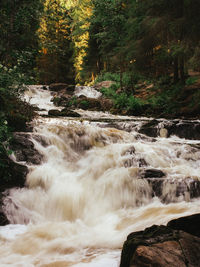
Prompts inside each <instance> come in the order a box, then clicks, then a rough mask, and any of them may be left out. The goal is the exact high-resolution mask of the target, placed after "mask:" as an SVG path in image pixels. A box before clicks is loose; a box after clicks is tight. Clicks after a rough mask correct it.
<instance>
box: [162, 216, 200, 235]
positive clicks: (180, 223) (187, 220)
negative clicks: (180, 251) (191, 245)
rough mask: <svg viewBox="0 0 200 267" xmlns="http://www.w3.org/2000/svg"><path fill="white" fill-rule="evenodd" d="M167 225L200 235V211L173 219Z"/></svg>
mask: <svg viewBox="0 0 200 267" xmlns="http://www.w3.org/2000/svg"><path fill="white" fill-rule="evenodd" d="M167 226H168V227H170V228H172V229H174V230H182V231H184V232H186V233H189V234H191V235H195V236H198V237H200V213H197V214H193V215H190V216H185V217H181V218H178V219H175V220H172V221H170V222H168V224H167Z"/></svg>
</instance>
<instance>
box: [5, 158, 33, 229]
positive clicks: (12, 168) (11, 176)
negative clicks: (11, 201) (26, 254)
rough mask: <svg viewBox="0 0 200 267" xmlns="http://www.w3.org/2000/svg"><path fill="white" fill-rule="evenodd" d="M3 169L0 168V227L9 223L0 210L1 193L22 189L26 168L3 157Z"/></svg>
mask: <svg viewBox="0 0 200 267" xmlns="http://www.w3.org/2000/svg"><path fill="white" fill-rule="evenodd" d="M4 157H5V158H4V164H5V167H4V168H0V177H1V183H0V225H1V226H2V225H6V224H8V223H9V221H8V219H7V217H6V216H5V214H4V213H3V210H2V198H3V197H4V194H3V192H4V191H5V190H8V189H10V188H13V187H23V186H24V185H25V180H26V175H27V173H28V168H27V167H26V166H24V165H20V164H17V163H15V162H13V161H12V160H11V159H10V158H9V157H8V156H7V155H5V156H4Z"/></svg>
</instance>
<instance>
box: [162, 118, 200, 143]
mask: <svg viewBox="0 0 200 267" xmlns="http://www.w3.org/2000/svg"><path fill="white" fill-rule="evenodd" d="M165 128H167V130H168V132H169V135H176V136H178V137H180V138H185V139H190V140H199V139H200V122H199V121H196V122H191V121H178V122H176V123H173V124H172V125H166V126H165Z"/></svg>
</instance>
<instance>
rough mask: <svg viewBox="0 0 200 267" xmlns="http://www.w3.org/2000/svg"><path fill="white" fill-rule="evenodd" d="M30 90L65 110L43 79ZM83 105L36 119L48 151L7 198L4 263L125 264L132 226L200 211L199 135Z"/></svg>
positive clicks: (34, 97)
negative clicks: (74, 114) (148, 129)
mask: <svg viewBox="0 0 200 267" xmlns="http://www.w3.org/2000/svg"><path fill="white" fill-rule="evenodd" d="M86 89H87V88H84V90H86ZM79 93H80V92H79ZM80 94H81V93H80ZM25 97H26V99H27V101H30V102H31V103H32V104H35V105H37V106H38V107H39V108H40V109H44V110H43V111H44V113H41V111H40V112H39V113H40V114H45V112H46V111H48V110H49V109H51V108H54V109H55V107H54V106H53V103H52V102H51V94H50V92H49V91H48V90H43V89H42V87H34V86H32V87H30V88H29V90H28V91H27V92H26V96H25ZM79 112H80V114H81V115H82V117H81V118H78V119H72V118H48V117H44V116H39V117H38V118H36V119H35V120H34V121H33V122H32V124H33V126H34V127H33V132H32V133H30V136H31V140H32V142H33V143H34V146H35V148H36V149H37V150H38V151H39V152H40V153H41V154H42V155H43V156H44V157H43V160H42V162H41V164H40V165H33V164H29V165H28V168H29V173H28V175H27V179H26V187H24V188H20V189H19V188H14V189H11V190H9V192H8V193H7V195H6V197H5V199H4V207H3V209H4V211H5V213H6V215H7V217H8V219H9V221H10V225H7V226H4V227H0V245H1V246H0V258H1V266H8V265H12V266H24V267H25V266H26V267H27V266H28V267H29V266H41V267H47V266H58V267H62V266H63V267H64V266H76V267H84V266H85V267H86V266H87V267H99V266H101V267H117V266H118V264H119V257H120V250H121V247H122V244H123V242H124V240H125V239H126V236H127V235H128V234H129V233H130V232H133V231H138V230H143V229H144V228H146V227H148V226H151V225H152V224H166V223H167V222H168V221H170V220H171V219H173V218H177V217H180V216H184V215H189V214H192V213H197V212H200V208H199V199H198V198H193V197H192V195H191V193H190V191H191V186H194V184H195V182H196V181H199V179H200V173H199V168H200V150H199V149H198V148H196V147H197V145H198V144H199V141H198V140H186V139H183V138H179V137H177V136H171V137H169V138H166V133H165V132H164V131H163V132H162V134H161V136H159V137H156V138H152V137H147V136H146V135H144V134H140V133H139V131H138V130H139V129H140V128H141V126H142V125H143V124H144V123H145V122H146V121H148V120H149V119H148V118H136V117H122V116H114V115H110V114H105V113H101V112H91V111H90V112H89V111H82V110H79ZM94 118H95V120H94ZM35 136H37V138H36V137H35ZM38 136H40V137H41V139H40V138H38ZM41 140H45V142H41ZM152 173H153V174H152ZM150 174H151V175H150ZM152 175H153V177H150V176H152ZM158 191H159V192H158Z"/></svg>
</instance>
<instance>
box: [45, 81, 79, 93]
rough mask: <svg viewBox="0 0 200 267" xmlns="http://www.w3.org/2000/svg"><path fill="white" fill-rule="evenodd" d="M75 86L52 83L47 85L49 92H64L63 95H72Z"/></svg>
mask: <svg viewBox="0 0 200 267" xmlns="http://www.w3.org/2000/svg"><path fill="white" fill-rule="evenodd" d="M75 87H76V86H75V85H71V84H70V85H69V84H66V83H52V84H50V85H49V90H50V91H54V92H61V93H63V92H65V93H68V94H70V95H71V94H73V93H74V91H75Z"/></svg>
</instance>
